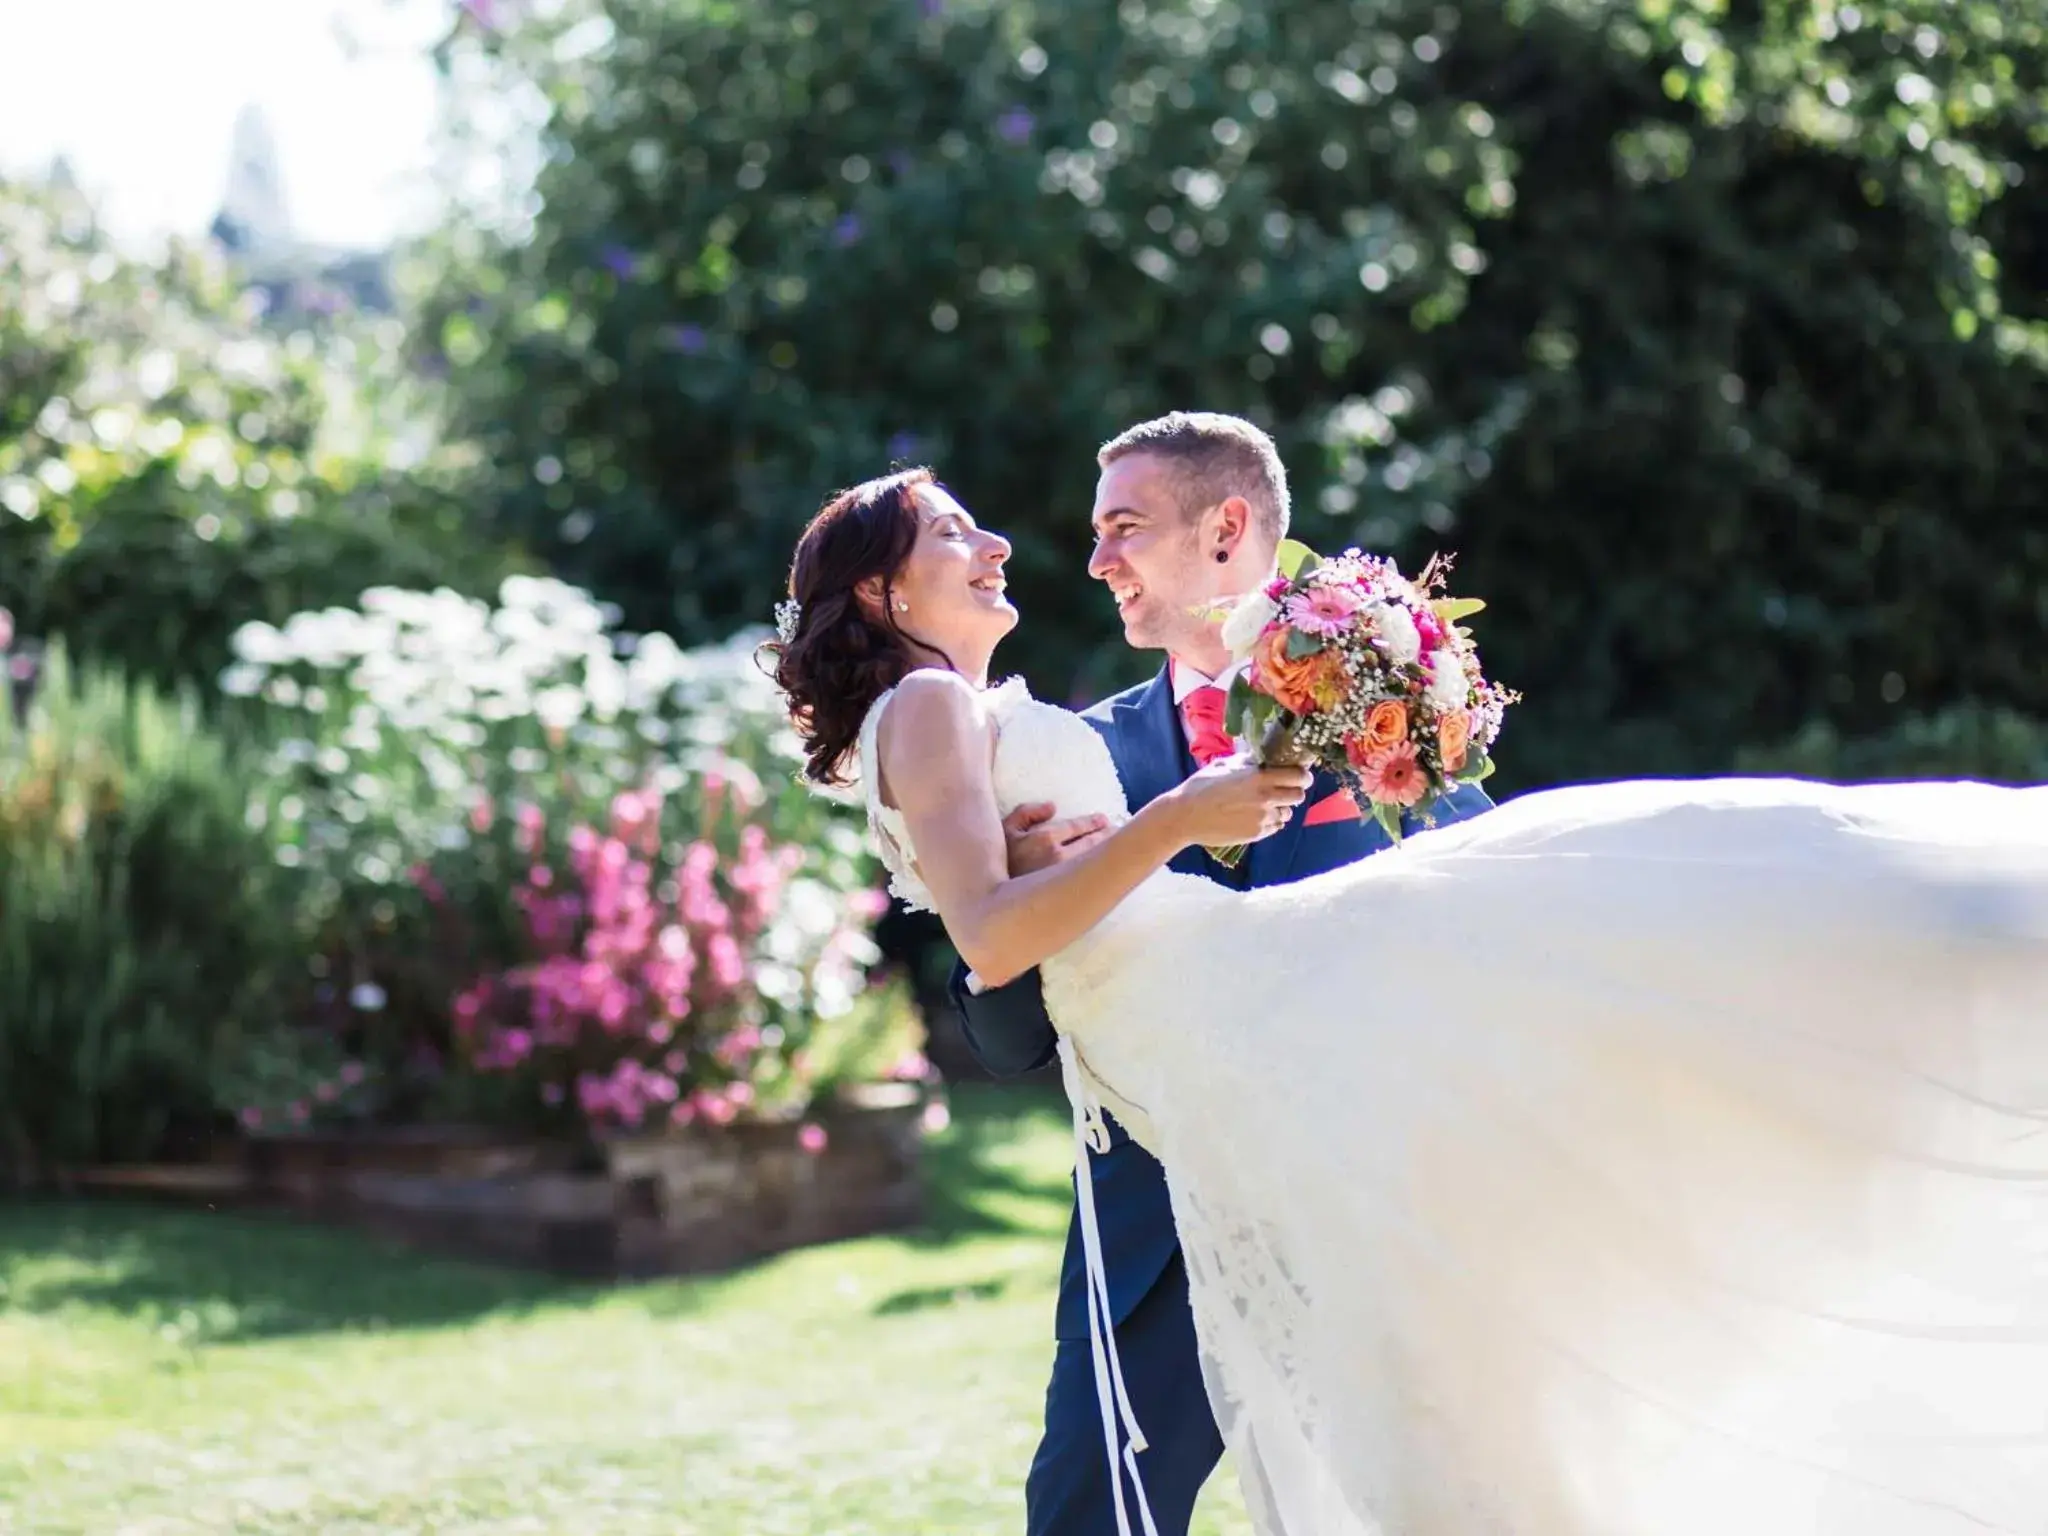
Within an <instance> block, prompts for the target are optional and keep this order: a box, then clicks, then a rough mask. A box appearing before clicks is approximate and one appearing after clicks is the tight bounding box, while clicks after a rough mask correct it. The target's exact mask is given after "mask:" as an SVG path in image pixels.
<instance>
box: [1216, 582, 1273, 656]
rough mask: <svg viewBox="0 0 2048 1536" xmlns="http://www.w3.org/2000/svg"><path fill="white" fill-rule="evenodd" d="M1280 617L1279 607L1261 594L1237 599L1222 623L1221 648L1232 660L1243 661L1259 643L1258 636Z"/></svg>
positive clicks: (1252, 594)
mask: <svg viewBox="0 0 2048 1536" xmlns="http://www.w3.org/2000/svg"><path fill="white" fill-rule="evenodd" d="M1279 615H1280V605H1279V604H1278V603H1276V602H1274V601H1273V599H1272V598H1270V597H1268V596H1266V594H1265V593H1263V592H1253V593H1251V594H1249V595H1247V596H1245V597H1241V598H1239V599H1238V601H1237V603H1236V605H1235V606H1234V607H1233V608H1232V609H1231V610H1230V617H1229V618H1227V619H1225V620H1224V621H1223V637H1222V638H1223V648H1224V649H1225V650H1227V651H1229V652H1230V654H1231V657H1232V659H1233V660H1236V661H1243V660H1244V659H1245V658H1246V657H1248V656H1250V655H1251V653H1252V647H1253V646H1255V645H1257V644H1258V643H1259V636H1260V635H1262V634H1264V633H1265V632H1266V626H1267V625H1268V624H1270V623H1272V622H1273V620H1274V619H1276V618H1278V617H1279Z"/></svg>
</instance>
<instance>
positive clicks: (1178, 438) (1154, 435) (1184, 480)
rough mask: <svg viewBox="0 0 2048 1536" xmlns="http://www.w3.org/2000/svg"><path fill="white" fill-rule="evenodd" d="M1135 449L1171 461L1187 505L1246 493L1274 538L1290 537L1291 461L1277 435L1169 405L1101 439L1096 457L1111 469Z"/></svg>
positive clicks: (1188, 508)
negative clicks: (1276, 444) (1275, 443)
mask: <svg viewBox="0 0 2048 1536" xmlns="http://www.w3.org/2000/svg"><path fill="white" fill-rule="evenodd" d="M1135 453H1146V454H1150V455H1152V457H1154V458H1156V459H1159V460H1161V461H1162V462H1163V463H1165V464H1166V465H1167V466H1168V470H1169V473H1170V474H1171V475H1172V476H1173V478H1174V480H1175V482H1176V484H1177V487H1178V490H1179V499H1180V503H1181V509H1182V510H1183V511H1185V512H1188V513H1190V514H1192V513H1196V512H1200V511H1202V510H1204V509H1205V508H1208V507H1212V506H1214V505H1215V504H1216V503H1217V502H1219V501H1226V500H1228V499H1229V498H1230V497H1232V496H1242V497H1243V498H1244V499H1245V501H1246V503H1247V504H1248V505H1249V506H1250V507H1251V509H1252V515H1253V516H1254V517H1256V518H1257V519H1258V523H1259V527H1260V529H1261V530H1262V531H1263V532H1264V533H1265V534H1266V535H1267V536H1268V537H1269V538H1271V539H1272V541H1273V542H1274V544H1276V545H1277V544H1278V543H1279V542H1280V541H1281V540H1282V539H1284V538H1285V537H1287V517H1288V502H1287V467H1286V466H1285V465H1284V464H1282V463H1281V462H1280V450H1279V449H1278V448H1275V447H1274V446H1273V439H1272V438H1270V437H1268V436H1267V435H1266V434H1265V433H1264V432H1262V431H1260V430H1259V428H1257V427H1255V426H1253V425H1252V424H1251V423H1250V422H1248V421H1246V420H1245V419H1244V418H1243V417H1241V416H1225V415H1222V414H1221V413H1220V412H1216V411H1170V412H1168V413H1167V414H1166V415H1164V416H1158V417H1154V418H1153V419H1152V420H1151V421H1141V422H1139V423H1138V424H1137V425H1136V426H1135V427H1128V428H1126V429H1125V430H1123V431H1122V432H1119V433H1118V434H1117V435H1116V436H1115V437H1113V438H1111V439H1110V440H1109V441H1108V442H1106V443H1104V444H1103V445H1102V447H1101V449H1100V450H1099V451H1098V452H1097V453H1096V455H1095V462H1096V463H1097V464H1098V465H1100V466H1101V467H1102V468H1104V469H1107V468H1109V466H1110V465H1112V464H1114V463H1115V462H1116V461H1117V460H1118V459H1124V458H1129V457H1130V456H1131V455H1132V454H1135Z"/></svg>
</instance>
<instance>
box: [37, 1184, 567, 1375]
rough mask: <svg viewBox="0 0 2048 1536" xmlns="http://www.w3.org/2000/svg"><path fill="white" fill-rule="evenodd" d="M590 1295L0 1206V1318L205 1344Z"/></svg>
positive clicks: (452, 1316)
mask: <svg viewBox="0 0 2048 1536" xmlns="http://www.w3.org/2000/svg"><path fill="white" fill-rule="evenodd" d="M589 1294H590V1290H589V1288H588V1287H580V1286H576V1285H573V1284H571V1283H568V1282H565V1281H562V1280H558V1279H555V1278H552V1277H548V1276H535V1275H531V1274H524V1273H519V1272H512V1271H505V1270H496V1269H485V1268H481V1267H478V1266H475V1265H470V1264H463V1263H458V1262H454V1261H450V1260H445V1259H437V1258H430V1257H425V1256H422V1255H420V1254H418V1253H415V1252H412V1251H409V1250H406V1249H402V1248H398V1247H395V1246H393V1245H391V1244H388V1243H385V1242H382V1241H380V1240H377V1239H374V1238H370V1237H366V1236H364V1235H362V1234H360V1233H354V1232H347V1231H337V1230H333V1229H329V1228H322V1227H315V1226H309V1225H305V1224H302V1223H299V1222H295V1221H291V1220H288V1219H285V1218H273V1217H268V1216H259V1215H244V1214H230V1213H223V1212H216V1211H197V1210H188V1209H174V1208H167V1207H163V1206H155V1205H134V1204H127V1203H120V1202H113V1201H106V1202H102V1201H98V1200H92V1201H57V1200H23V1201H15V1202H8V1203H4V1204H0V1310H8V1311H14V1312H29V1313H50V1312H57V1311H62V1310H65V1309H67V1308H73V1307H88V1308H94V1309H99V1310H105V1311H110V1312H114V1313H116V1314H119V1315H122V1316H125V1317H130V1318H134V1319H139V1320H143V1321H147V1322H151V1323H154V1324H157V1325H159V1326H162V1327H165V1328H166V1329H168V1330H170V1331H171V1332H172V1333H173V1334H174V1335H175V1336H177V1337H180V1338H183V1339H186V1340H187V1341H189V1342H195V1343H199V1342H204V1343H228V1342H240V1341H246V1340H252V1339H263V1338H275V1337H279V1336H282V1335H287V1334H299V1333H320V1332H332V1331H336V1330H345V1329H376V1330H384V1329H408V1328H440V1327H448V1326H451V1325H458V1324H462V1323H468V1322H473V1321H475V1320H477V1319H478V1318H481V1317H483V1316H486V1315H488V1314H491V1313H497V1312H503V1311H507V1310H513V1311H521V1310H529V1309H532V1308H534V1307H537V1306H541V1305H545V1304H548V1303H551V1302H560V1301H573V1300H575V1299H577V1298H578V1297H581V1296H587V1295H589Z"/></svg>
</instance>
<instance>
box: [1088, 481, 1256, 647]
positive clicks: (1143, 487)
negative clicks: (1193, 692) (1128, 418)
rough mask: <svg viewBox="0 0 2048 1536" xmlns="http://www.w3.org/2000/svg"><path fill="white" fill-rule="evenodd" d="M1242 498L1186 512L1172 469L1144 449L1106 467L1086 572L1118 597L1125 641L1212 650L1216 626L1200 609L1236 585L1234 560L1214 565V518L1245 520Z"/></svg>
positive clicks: (1098, 490) (1237, 576)
mask: <svg viewBox="0 0 2048 1536" xmlns="http://www.w3.org/2000/svg"><path fill="white" fill-rule="evenodd" d="M1245 516H1246V509H1245V506H1244V503H1243V502H1242V501H1241V500H1239V499H1237V498H1231V500H1230V502H1228V503H1226V504H1224V505H1223V506H1219V507H1215V508H1210V509H1207V510H1206V511H1205V510H1202V509H1195V510H1194V511H1192V512H1191V511H1190V509H1189V508H1188V507H1187V505H1186V487H1185V486H1184V485H1183V484H1182V483H1181V480H1180V477H1179V476H1178V475H1177V474H1176V473H1175V467H1174V466H1173V465H1171V464H1169V463H1168V462H1166V461H1165V460H1163V459H1161V458H1159V457H1157V456H1155V455H1152V454H1149V453H1133V454H1129V455H1127V456H1125V457H1123V458H1120V459H1117V460H1115V461H1114V462H1112V463H1110V464H1108V465H1106V466H1105V467H1104V469H1103V471H1102V478H1101V479H1100V480H1099V481H1097V483H1096V487H1095V511H1094V518H1093V521H1094V526H1095V550H1094V553H1093V554H1092V555H1090V556H1089V559H1088V574H1089V575H1090V576H1093V577H1094V578H1095V579H1096V580H1097V581H1100V582H1102V583H1103V584H1105V585H1106V586H1107V587H1108V588H1109V590H1110V595H1111V596H1112V597H1114V598H1115V599H1116V611H1117V615H1118V617H1119V618H1121V619H1122V620H1123V624H1124V639H1125V640H1126V641H1128V642H1129V643H1130V644H1131V645H1132V646H1134V647H1136V648H1137V649H1139V650H1146V651H1152V650H1159V651H1167V652H1170V653H1172V654H1173V655H1176V656H1180V657H1184V658H1186V659H1188V660H1191V661H1198V660H1200V659H1201V658H1202V657H1203V656H1204V654H1205V653H1206V652H1208V651H1210V650H1213V649H1215V648H1216V645H1217V642H1216V640H1215V631H1216V625H1215V621H1214V620H1213V619H1209V618H1205V617H1204V616H1203V614H1202V610H1203V609H1204V608H1205V607H1207V606H1208V605H1209V604H1211V603H1214V602H1215V601H1216V600H1217V599H1219V598H1222V597H1233V596H1236V595H1238V592H1239V591H1240V590H1241V587H1242V582H1243V579H1244V578H1243V577H1242V576H1241V574H1240V572H1239V571H1238V570H1237V568H1236V563H1235V562H1231V563H1230V564H1221V563H1218V562H1217V561H1216V560H1215V558H1214V556H1213V554H1212V553H1211V545H1213V544H1215V543H1217V542H1218V535H1219V533H1222V532H1223V530H1221V529H1218V528H1212V527H1211V526H1210V525H1211V524H1212V523H1216V522H1218V520H1219V519H1223V520H1229V519H1232V518H1234V519H1235V520H1237V521H1238V522H1242V521H1243V520H1244V518H1245Z"/></svg>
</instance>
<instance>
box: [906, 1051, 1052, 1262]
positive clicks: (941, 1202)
mask: <svg viewBox="0 0 2048 1536" xmlns="http://www.w3.org/2000/svg"><path fill="white" fill-rule="evenodd" d="M950 1097H951V1102H952V1109H953V1125H952V1129H951V1130H950V1132H949V1133H948V1134H946V1135H944V1136H941V1137H938V1138H936V1139H935V1140H934V1141H932V1142H930V1143H929V1144H927V1147H926V1151H925V1158H926V1163H925V1167H926V1184H925V1191H926V1218H925V1224H924V1226H923V1227H922V1228H921V1229H920V1230H918V1231H917V1232H914V1233H912V1234H911V1240H912V1241H913V1242H920V1243H928V1244H931V1245H933V1246H943V1245H944V1244H947V1243H952V1242H958V1241H959V1240H961V1239H962V1238H970V1237H991V1236H997V1237H999V1236H1003V1235H1006V1234H1011V1233H1037V1234H1044V1233H1057V1232H1060V1231H1062V1230H1064V1229H1065V1227H1066V1223H1067V1218H1068V1215H1069V1213H1070V1212H1071V1211H1072V1209H1073V1204H1074V1191H1073V1182H1072V1178H1071V1175H1072V1171H1073V1162H1072V1155H1071V1153H1069V1152H1068V1151H1067V1150H1066V1148H1065V1145H1064V1143H1063V1142H1060V1141H1059V1140H1058V1138H1059V1137H1060V1136H1061V1135H1062V1134H1063V1131H1064V1126H1065V1119H1066V1101H1065V1100H1064V1099H1063V1098H1061V1097H1059V1096H1058V1094H1057V1093H1056V1092H1048V1091H1047V1090H1046V1089H1044V1088H1043V1087H1042V1086H1040V1085H1036V1084H1032V1085H1028V1086H1021V1087H1011V1086H1007V1085H997V1084H987V1083H963V1084H960V1085H958V1086H956V1087H954V1088H953V1089H952V1090H951V1095H950ZM1037 1146H1043V1147H1048V1148H1050V1149H1051V1151H1050V1152H1049V1153H1048V1154H1046V1155H1041V1156H1037V1157H1020V1156H1019V1152H1020V1150H1021V1149H1023V1148H1026V1147H1033V1148H1034V1150H1035V1148H1036V1147H1037Z"/></svg>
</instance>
